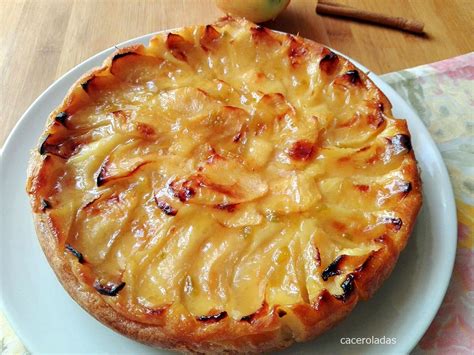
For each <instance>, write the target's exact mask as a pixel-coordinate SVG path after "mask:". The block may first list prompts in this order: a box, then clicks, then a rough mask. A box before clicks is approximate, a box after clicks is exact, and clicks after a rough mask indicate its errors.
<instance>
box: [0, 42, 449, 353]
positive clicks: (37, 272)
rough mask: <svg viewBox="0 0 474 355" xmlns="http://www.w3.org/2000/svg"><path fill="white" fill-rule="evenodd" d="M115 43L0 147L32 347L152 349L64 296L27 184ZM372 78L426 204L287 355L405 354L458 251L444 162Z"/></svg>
mask: <svg viewBox="0 0 474 355" xmlns="http://www.w3.org/2000/svg"><path fill="white" fill-rule="evenodd" d="M151 37H152V34H149V35H146V36H143V37H139V38H136V39H133V40H130V41H128V42H124V43H122V44H120V45H119V46H120V47H122V46H126V45H130V44H132V43H137V42H141V43H144V44H146V43H148V41H149V39H150V38H151ZM114 50H115V48H109V49H107V50H105V51H103V52H101V53H99V54H97V55H95V56H94V57H92V58H90V59H88V60H86V61H85V62H83V63H82V64H80V65H78V66H77V67H75V68H74V69H72V70H71V71H69V72H68V73H67V74H65V75H64V76H63V77H62V78H60V79H59V80H57V81H56V82H55V83H54V84H53V85H51V86H50V87H49V88H48V89H47V90H46V91H45V92H44V93H43V94H42V95H41V96H40V97H39V98H38V99H37V100H36V101H35V102H34V103H33V104H32V105H31V106H30V108H29V109H28V110H27V111H26V112H25V114H24V115H23V117H22V118H21V119H20V121H19V122H18V124H17V125H16V127H15V128H14V130H13V131H12V133H11V134H10V136H9V138H8V139H7V142H6V144H5V146H4V148H3V150H2V152H1V158H0V177H1V178H0V181H1V184H0V192H1V196H0V212H1V219H0V232H1V238H0V253H1V260H0V267H1V268H0V277H1V299H2V308H3V311H4V312H5V314H6V315H7V318H8V319H9V321H10V322H11V324H12V326H13V328H14V330H15V331H16V333H17V334H18V336H19V337H20V339H21V340H22V341H23V343H24V344H25V346H26V347H27V348H28V349H29V350H30V351H31V352H33V353H71V352H75V353H99V352H100V353H129V354H132V353H133V354H138V353H153V352H156V351H157V350H154V349H152V348H150V347H147V346H145V345H141V344H139V343H137V342H134V341H132V340H129V339H128V338H125V337H123V336H121V335H119V334H117V333H115V332H114V331H112V330H110V329H108V328H107V327H105V326H103V325H102V324H101V323H99V322H98V321H96V320H95V319H94V318H93V317H91V316H90V315H89V314H88V313H87V312H85V311H83V310H82V309H81V308H80V307H79V306H78V305H77V304H76V303H75V302H74V301H73V300H72V299H71V298H70V297H69V296H68V295H67V293H66V292H65V291H64V289H63V288H62V286H61V285H60V283H59V282H58V281H57V279H56V277H55V275H54V273H53V271H52V269H51V268H50V267H49V265H48V263H47V261H46V258H45V256H44V255H43V252H42V251H41V248H40V246H39V243H38V241H37V238H36V235H35V232H34V228H33V222H32V217H31V213H30V206H29V203H28V199H27V195H26V193H25V188H24V185H25V181H26V169H27V162H28V157H29V151H30V150H31V149H33V148H34V147H35V145H36V142H37V140H38V137H39V136H40V134H41V132H42V131H43V128H44V124H45V120H46V118H47V117H48V115H49V113H50V112H51V111H52V110H53V109H54V108H55V107H56V106H57V105H59V104H60V102H61V101H62V98H63V97H64V96H65V94H66V91H67V90H68V89H69V87H70V86H71V85H72V84H73V83H74V82H75V81H76V79H78V78H79V77H80V76H81V75H82V74H83V73H85V72H87V71H88V70H90V69H91V68H93V67H95V66H98V65H100V64H101V63H102V61H103V60H104V59H105V58H106V57H107V56H108V55H110V54H111V53H112V52H113V51H114ZM349 59H350V58H349ZM353 62H354V61H353ZM354 63H355V64H356V65H358V64H357V63H356V62H354ZM358 66H359V67H360V68H361V69H362V70H365V71H367V70H366V69H365V68H364V67H362V66H361V65H358ZM369 76H370V78H371V79H372V80H373V81H374V82H375V83H376V84H377V85H378V86H379V88H380V89H381V90H382V91H383V92H384V93H385V94H386V95H387V97H388V98H389V99H390V101H391V102H392V104H393V112H394V115H395V116H396V117H403V118H406V119H407V120H408V126H409V128H410V131H411V133H412V143H413V147H414V150H415V152H416V157H417V159H418V162H419V166H420V168H421V172H422V180H423V193H424V205H423V208H422V211H421V213H420V215H419V217H418V221H417V224H416V228H415V230H414V233H413V235H412V237H411V239H410V242H409V243H408V245H407V247H406V250H405V251H404V252H403V253H402V255H401V257H400V259H399V261H398V264H397V266H396V268H395V270H394V271H393V274H392V275H391V276H390V278H389V279H388V280H387V281H386V282H385V284H384V285H383V287H382V288H381V289H380V290H379V291H378V292H377V293H376V295H375V296H374V297H373V298H372V299H371V300H369V301H367V302H362V303H360V304H359V305H358V306H357V307H356V309H355V311H354V312H353V313H352V314H351V315H350V316H349V317H348V318H347V319H346V320H344V321H343V322H342V323H341V324H339V325H338V326H337V327H335V328H334V329H332V330H331V331H329V332H327V333H325V334H324V335H323V336H321V337H319V338H318V339H316V340H314V341H311V342H307V343H303V344H298V345H295V346H293V347H291V348H290V349H289V350H286V351H287V352H288V353H295V352H297V353H315V352H318V353H321V354H325V353H365V354H380V353H407V352H409V351H410V350H411V349H412V348H413V347H414V346H415V345H416V344H417V342H418V341H419V339H420V338H421V336H422V335H423V334H424V332H425V331H426V329H427V328H428V326H429V325H430V323H431V321H432V319H433V317H434V316H435V314H436V312H437V310H438V308H439V306H440V304H441V301H442V299H443V297H444V294H445V292H446V288H447V286H448V283H449V279H450V277H451V272H452V267H453V263H454V255H455V251H456V211H455V205H454V198H453V194H452V188H451V184H450V181H449V177H448V174H447V171H446V167H445V165H444V163H443V161H442V159H441V155H440V153H439V151H438V149H437V148H436V146H435V144H434V142H433V140H432V139H431V137H430V135H429V133H428V131H427V130H426V128H425V127H424V125H423V123H422V122H421V121H420V119H419V118H418V117H417V115H416V114H415V112H413V110H412V109H411V108H410V107H409V106H408V105H407V104H406V103H405V102H404V101H403V100H402V99H401V98H400V96H398V94H397V93H396V92H395V91H394V90H393V89H392V88H391V87H390V86H388V85H387V84H386V83H384V82H383V81H382V80H381V79H380V78H378V77H377V76H376V75H374V74H370V75H369ZM372 337H374V338H372ZM383 337H385V339H386V338H396V344H395V345H373V344H371V345H367V344H365V345H342V344H341V338H344V339H346V338H370V340H371V341H372V342H374V341H373V340H372V339H375V338H379V339H382V338H383ZM344 341H345V340H344ZM364 341H365V342H366V343H367V340H364ZM163 352H164V351H163Z"/></svg>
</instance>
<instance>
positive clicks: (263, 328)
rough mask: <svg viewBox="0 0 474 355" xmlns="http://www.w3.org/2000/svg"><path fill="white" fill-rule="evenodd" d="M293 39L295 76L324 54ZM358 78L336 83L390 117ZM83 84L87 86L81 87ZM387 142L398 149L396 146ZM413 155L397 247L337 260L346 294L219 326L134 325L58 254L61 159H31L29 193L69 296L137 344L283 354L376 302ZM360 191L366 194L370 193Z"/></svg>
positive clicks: (182, 315)
mask: <svg viewBox="0 0 474 355" xmlns="http://www.w3.org/2000/svg"><path fill="white" fill-rule="evenodd" d="M233 21H239V20H234V19H231V18H227V19H225V20H222V21H221V22H220V23H218V24H216V25H215V26H216V27H219V26H224V25H225V24H226V23H228V22H233ZM176 36H177V37H173V38H171V39H169V38H168V39H169V41H168V48H169V50H170V51H171V53H172V55H173V56H174V57H175V58H176V59H177V60H186V54H185V49H183V48H185V47H186V45H187V44H186V42H185V41H184V40H183V39H182V38H179V37H180V36H178V35H176ZM253 36H254V37H256V38H257V40H259V41H264V42H265V45H269V46H271V45H273V43H272V42H273V38H272V37H268V36H269V34H268V30H258V31H257V30H254V31H253ZM218 40H219V36H218V32H217V31H216V30H215V28H214V27H211V28H208V27H207V28H206V36H205V37H204V38H203V39H202V40H201V42H200V43H201V45H202V46H203V48H205V50H206V51H212V50H213V46H214V45H215V41H218ZM292 41H295V44H294V45H291V46H290V52H289V55H290V58H291V64H292V66H293V67H294V68H295V70H298V67H299V66H300V65H301V63H302V60H303V59H302V58H304V57H305V56H306V55H308V54H307V52H306V51H311V50H313V51H315V52H318V51H321V49H320V46H319V45H317V44H314V43H313V42H310V41H307V40H305V41H304V43H306V46H305V47H304V48H303V49H301V48H302V47H301V46H300V45H299V44H298V43H297V42H298V41H302V39H300V38H296V37H294V39H292ZM143 50H144V47H143V46H131V47H128V48H123V49H120V50H119V51H117V52H115V53H114V54H113V55H112V56H110V57H109V58H108V59H107V60H106V61H105V62H104V65H103V66H102V67H100V68H96V69H94V70H92V71H91V72H89V73H87V74H85V75H84V76H82V77H81V78H80V79H79V80H78V81H77V82H76V83H75V84H74V85H73V87H72V88H71V90H70V91H69V93H68V94H67V96H66V98H65V99H64V101H63V103H62V104H61V105H60V106H59V107H58V109H56V110H55V111H54V112H53V113H52V114H51V116H50V117H49V119H48V122H47V127H48V128H49V127H51V126H53V125H55V124H58V123H57V122H56V121H55V117H56V116H57V115H58V114H59V113H60V112H63V111H67V112H68V114H72V113H73V112H74V111H75V110H77V109H78V108H79V107H81V105H82V104H83V103H84V102H85V101H87V100H88V98H87V95H84V91H87V85H89V83H90V80H91V79H93V78H95V77H97V76H100V75H101V73H103V72H104V71H107V70H110V67H111V66H112V63H113V61H114V58H117V56H118V57H120V56H123V55H129V53H141V52H142V51H143ZM318 53H319V52H318ZM323 54H324V51H323ZM327 56H328V57H324V58H326V59H325V60H324V61H323V65H322V70H323V71H325V72H326V73H327V75H333V72H334V70H335V69H334V68H335V67H336V66H338V65H340V63H339V62H336V61H335V60H334V59H333V58H332V57H331V56H330V55H329V54H327ZM338 60H339V59H338ZM358 75H360V77H361V78H362V79H360V78H359V77H358V76H357V77H353V76H350V74H349V76H348V77H347V74H346V77H341V78H340V79H338V80H340V81H341V85H356V86H357V85H359V84H358V83H359V82H360V80H363V81H364V82H365V83H366V85H367V86H368V87H369V89H373V90H376V91H377V96H378V97H379V102H381V103H382V104H383V105H384V106H385V110H386V111H387V112H388V111H389V110H390V107H391V106H390V103H389V101H388V100H387V99H386V97H385V96H384V95H383V94H382V93H381V92H380V91H379V90H378V89H377V88H376V87H375V85H374V84H373V83H372V82H371V81H370V80H369V79H368V78H366V76H365V75H363V74H358ZM81 84H83V85H82V86H81ZM84 85H85V87H84ZM374 122H375V123H374V124H375V125H377V124H380V123H377V120H376V119H375V121H374ZM397 124H398V129H397V131H396V133H397V134H398V135H404V136H405V137H408V139H409V132H408V129H407V126H406V123H405V121H398V123H397ZM390 144H392V145H393V144H398V143H396V142H392V143H390ZM408 150H409V151H408V153H407V157H408V158H405V159H404V162H405V164H404V166H403V169H402V173H403V176H404V178H405V179H406V180H407V181H410V185H409V193H407V194H406V196H404V197H403V199H402V202H401V203H399V204H398V205H397V207H396V208H395V209H394V210H393V212H394V214H395V215H396V216H400V217H401V219H400V217H394V218H392V219H391V220H389V221H387V223H388V224H390V223H391V224H392V225H393V228H395V229H396V230H397V234H396V235H397V238H398V239H397V241H396V242H394V240H393V238H391V237H390V236H389V235H381V236H379V237H378V238H377V240H376V241H375V242H376V243H377V244H378V245H379V249H378V250H376V251H372V252H371V254H370V255H369V257H368V258H367V259H360V260H359V259H358V258H357V257H351V256H348V257H347V256H346V257H344V258H343V260H342V261H339V265H336V269H337V267H339V268H344V267H347V268H349V267H350V268H352V267H355V268H354V269H353V270H352V271H351V272H349V273H347V274H346V275H345V278H344V280H343V283H342V284H341V287H342V289H343V291H344V292H343V294H339V295H334V294H331V293H330V292H329V291H328V290H326V289H323V290H322V291H321V292H320V293H319V295H318V296H317V297H316V298H315V299H314V300H310V302H301V303H296V304H292V305H288V306H278V305H272V306H268V305H267V304H265V303H264V304H263V305H262V308H261V309H260V310H258V311H257V312H255V313H254V314H252V315H249V316H248V317H243V318H242V319H241V320H234V319H232V318H231V317H229V316H226V315H227V314H225V315H223V316H222V317H219V318H220V319H219V321H216V322H214V321H211V322H202V321H199V320H197V319H196V318H195V317H193V316H190V315H186V312H183V311H182V309H180V308H173V307H169V308H167V307H164V308H163V309H160V310H154V315H153V317H154V318H153V322H150V323H147V321H146V320H144V319H145V318H136V319H135V320H134V319H133V317H132V316H131V315H130V317H127V316H125V315H124V314H127V312H126V311H125V312H124V313H121V312H119V311H117V308H116V307H113V306H112V305H111V303H110V302H107V300H106V298H107V297H104V296H102V295H100V294H99V293H98V292H97V291H96V289H94V287H93V286H92V283H90V284H87V283H85V282H84V278H87V277H89V276H88V274H87V272H85V274H84V270H86V269H87V265H86V266H85V268H82V269H80V268H75V265H77V261H75V260H73V259H71V257H70V255H66V254H65V253H64V252H63V249H61V246H64V243H65V240H64V237H62V236H61V232H60V231H59V229H60V227H58V226H59V225H60V224H61V223H63V222H64V221H63V219H61V217H58V216H55V215H51V214H49V213H48V208H49V207H47V206H46V205H44V204H43V202H42V201H43V200H42V197H41V196H45V194H44V191H45V190H47V189H52V188H53V187H52V186H51V185H52V184H51V179H54V177H55V176H56V177H57V176H58V174H59V173H57V174H56V173H55V172H54V168H52V167H50V166H49V164H52V165H54V164H53V163H52V162H51V161H52V160H54V159H57V158H56V157H53V156H52V155H41V154H40V153H38V152H36V151H35V152H33V153H32V158H31V161H30V166H29V172H28V176H29V178H28V183H27V191H28V193H29V194H30V199H31V204H32V208H33V211H34V219H35V226H36V231H37V234H38V238H39V241H40V244H41V246H42V249H43V251H44V253H45V255H46V257H47V259H48V261H49V263H50V265H51V267H52V268H53V270H54V271H55V273H56V275H57V277H58V279H59V280H60V282H61V283H62V285H63V286H64V288H65V289H66V290H67V291H68V293H69V294H70V295H71V297H72V298H73V299H74V300H75V301H76V302H77V303H79V304H80V305H81V306H82V307H83V308H84V309H85V310H86V311H88V312H89V313H90V314H92V315H93V316H94V317H95V318H97V319H98V320H99V321H101V322H102V323H104V324H106V325H107V326H109V327H110V328H112V329H115V330H117V331H118V332H120V333H122V334H124V335H126V336H128V337H130V338H132V339H135V340H138V341H140V342H142V343H145V344H149V345H154V346H160V347H164V348H169V349H176V350H180V351H185V352H203V353H214V352H262V351H270V350H275V349H279V348H284V347H286V346H289V345H291V344H292V343H293V342H294V341H305V340H308V339H311V338H313V337H315V336H317V335H319V334H321V333H323V332H324V331H326V330H327V329H329V328H331V327H332V326H334V325H335V324H336V323H337V322H338V321H340V320H341V319H343V318H344V317H345V316H346V315H347V314H348V313H349V312H350V311H351V310H352V309H353V308H354V307H355V306H356V304H357V302H358V301H359V299H363V300H365V299H368V298H369V297H371V295H372V294H373V293H374V292H375V291H376V290H377V289H378V288H379V287H380V285H381V284H382V283H383V281H384V280H385V279H386V278H387V277H388V276H389V275H390V273H391V271H392V269H393V267H394V265H395V263H396V261H397V259H398V256H399V253H400V252H401V250H403V248H404V247H405V245H406V243H407V240H408V237H409V235H410V233H411V230H412V228H413V226H414V223H415V218H416V216H417V214H418V211H419V208H420V206H421V181H420V178H419V174H418V170H417V166H416V160H415V156H414V153H413V151H412V150H411V148H410V149H408ZM312 155H313V151H312V148H311V146H310V145H308V144H306V143H305V144H302V145H300V146H298V147H294V148H293V150H292V151H291V152H290V156H293V157H296V158H298V159H299V160H300V161H302V162H303V163H304V161H305V160H306V159H309V157H312ZM296 158H295V160H296ZM361 188H362V189H366V187H361ZM46 203H48V202H46ZM45 206H46V207H45ZM401 220H402V221H403V222H401ZM61 228H62V227H61Z"/></svg>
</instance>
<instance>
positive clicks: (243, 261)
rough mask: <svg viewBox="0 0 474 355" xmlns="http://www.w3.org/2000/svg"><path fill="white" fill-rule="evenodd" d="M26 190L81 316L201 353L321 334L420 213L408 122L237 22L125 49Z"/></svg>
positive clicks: (54, 126)
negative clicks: (83, 312)
mask: <svg viewBox="0 0 474 355" xmlns="http://www.w3.org/2000/svg"><path fill="white" fill-rule="evenodd" d="M27 191H28V194H29V195H30V200H31V204H32V208H33V212H34V215H35V221H36V227H37V232H38V237H39V239H40V242H41V245H42V247H43V249H44V251H45V253H46V255H47V257H48V260H49V262H50V264H51V266H52V267H53V269H54V270H55V272H56V273H57V275H58V277H59V279H60V280H61V282H62V283H63V285H64V287H65V288H66V290H67V291H68V292H69V293H70V294H71V296H72V297H73V298H74V299H75V300H76V301H77V302H78V303H80V304H81V305H82V306H83V307H84V308H85V309H86V310H88V311H89V312H90V313H91V314H93V315H94V316H95V317H96V318H98V319H99V320H101V321H102V322H104V323H105V324H107V325H109V326H111V327H113V328H115V329H116V330H118V331H120V332H121V333H123V334H125V335H128V336H130V337H132V338H134V339H137V340H139V341H142V342H145V343H149V344H152V345H158V346H164V347H169V348H174V349H179V350H189V351H199V352H208V351H209V352H211V351H242V352H252V351H263V350H271V349H275V348H280V347H284V346H288V345H290V344H291V343H292V342H294V341H303V340H307V339H309V338H312V337H314V336H316V335H318V334H319V333H321V332H323V331H324V330H326V329H328V328H329V327H331V326H332V325H333V324H335V323H336V322H337V321H338V320H340V319H342V318H343V317H344V316H345V315H346V314H347V313H349V312H350V311H351V309H352V308H353V307H354V306H355V304H356V303H357V301H358V300H359V299H366V298H368V297H370V295H371V294H372V293H373V292H374V291H375V290H376V289H377V288H378V287H379V286H380V284H381V283H382V282H383V280H384V279H385V278H386V277H387V276H388V275H389V273H390V272H391V269H392V268H393V266H394V264H395V262H396V260H397V258H398V255H399V253H400V251H401V250H402V249H403V248H404V246H405V244H406V242H407V239H408V237H409V234H410V232H411V229H412V227H413V224H414V220H415V217H416V215H417V213H418V210H419V207H420V205H421V185H420V180H419V175H418V170H417V166H416V160H415V157H414V154H413V151H412V147H411V143H410V134H409V132H408V129H407V125H406V122H405V121H404V120H400V119H395V118H394V117H393V116H392V113H391V105H390V103H389V101H388V100H387V99H386V97H385V96H384V95H383V94H382V92H381V91H380V90H379V89H378V88H377V87H376V86H375V85H374V84H373V83H372V82H371V81H370V80H369V79H368V78H367V76H366V74H365V73H363V72H362V71H360V70H359V69H357V68H356V67H354V65H352V64H351V63H350V62H349V61H347V60H346V59H344V58H343V57H341V56H338V55H336V54H334V53H333V52H331V51H330V50H329V49H327V48H325V47H323V46H321V45H319V44H316V43H314V42H311V41H308V40H305V39H303V38H301V37H297V36H293V35H286V34H280V33H275V32H272V31H270V30H268V29H265V28H262V27H258V26H256V25H254V24H252V23H250V22H247V21H245V20H242V19H233V18H225V19H222V20H220V21H218V22H216V23H215V24H213V25H208V26H196V27H189V28H184V29H182V30H179V31H176V32H173V33H167V34H162V35H158V36H156V37H154V38H153V39H152V40H151V42H150V44H149V46H147V47H145V46H141V45H137V46H132V47H129V48H123V49H120V50H119V51H118V52H116V53H115V54H114V55H113V56H111V57H110V58H108V59H107V60H106V61H105V62H104V65H103V66H102V67H101V68H98V69H95V70H94V71H92V72H91V73H88V74H87V75H85V76H84V77H83V78H81V79H80V80H79V81H78V82H77V83H76V84H75V85H74V86H73V87H72V88H71V90H70V92H69V94H68V95H67V97H66V98H65V99H64V101H63V103H62V104H61V105H60V106H59V107H58V108H57V110H55V111H54V112H53V113H52V114H51V116H50V117H49V119H48V123H47V127H46V129H45V133H44V136H43V137H42V139H41V141H40V144H39V147H38V150H37V151H35V152H33V153H32V159H31V164H30V169H29V176H28V182H27Z"/></svg>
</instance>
